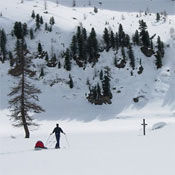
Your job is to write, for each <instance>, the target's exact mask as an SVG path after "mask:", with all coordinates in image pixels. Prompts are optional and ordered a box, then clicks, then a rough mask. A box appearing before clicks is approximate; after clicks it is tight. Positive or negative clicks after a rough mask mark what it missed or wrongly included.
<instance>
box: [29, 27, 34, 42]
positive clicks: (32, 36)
mask: <svg viewBox="0 0 175 175" xmlns="http://www.w3.org/2000/svg"><path fill="white" fill-rule="evenodd" d="M30 39H31V40H32V39H34V34H33V29H32V28H31V29H30Z"/></svg>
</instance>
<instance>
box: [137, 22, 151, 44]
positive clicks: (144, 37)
mask: <svg viewBox="0 0 175 175" xmlns="http://www.w3.org/2000/svg"><path fill="white" fill-rule="evenodd" d="M139 30H140V40H141V41H142V44H143V46H145V47H150V37H149V33H148V31H147V25H146V22H144V21H143V20H140V21H139Z"/></svg>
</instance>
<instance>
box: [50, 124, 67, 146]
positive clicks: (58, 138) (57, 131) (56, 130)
mask: <svg viewBox="0 0 175 175" xmlns="http://www.w3.org/2000/svg"><path fill="white" fill-rule="evenodd" d="M53 133H55V137H56V141H57V143H56V145H55V148H56V149H58V148H60V133H63V134H64V135H65V133H64V132H63V130H62V129H61V128H60V127H59V124H56V127H55V128H54V130H53V132H52V133H51V134H50V135H52V134H53Z"/></svg>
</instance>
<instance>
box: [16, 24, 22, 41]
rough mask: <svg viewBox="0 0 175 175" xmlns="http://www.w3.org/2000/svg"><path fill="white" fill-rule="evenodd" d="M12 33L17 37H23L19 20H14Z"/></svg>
mask: <svg viewBox="0 0 175 175" xmlns="http://www.w3.org/2000/svg"><path fill="white" fill-rule="evenodd" d="M14 34H15V36H16V38H17V39H23V27H22V24H21V22H15V25H14Z"/></svg>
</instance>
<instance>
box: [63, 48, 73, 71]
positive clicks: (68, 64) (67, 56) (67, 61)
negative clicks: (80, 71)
mask: <svg viewBox="0 0 175 175" xmlns="http://www.w3.org/2000/svg"><path fill="white" fill-rule="evenodd" d="M64 68H65V69H66V70H67V71H70V70H71V61H70V51H69V49H67V50H66V53H65V62H64Z"/></svg>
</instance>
